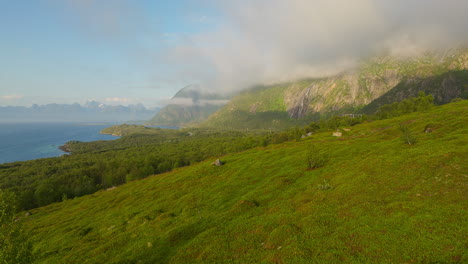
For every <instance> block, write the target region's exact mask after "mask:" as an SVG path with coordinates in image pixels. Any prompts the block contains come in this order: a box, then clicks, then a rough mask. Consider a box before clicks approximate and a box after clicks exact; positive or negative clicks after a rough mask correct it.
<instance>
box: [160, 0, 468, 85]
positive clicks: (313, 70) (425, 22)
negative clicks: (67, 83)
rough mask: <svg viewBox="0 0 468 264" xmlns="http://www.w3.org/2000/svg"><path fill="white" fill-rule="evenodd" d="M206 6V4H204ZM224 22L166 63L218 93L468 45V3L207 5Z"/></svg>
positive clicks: (261, 0)
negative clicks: (364, 61) (371, 60)
mask: <svg viewBox="0 0 468 264" xmlns="http://www.w3.org/2000/svg"><path fill="white" fill-rule="evenodd" d="M205 3H206V1H205ZM208 3H209V4H211V5H214V6H216V7H217V8H218V9H219V10H220V13H222V14H223V15H224V17H225V20H222V22H223V23H222V24H220V25H219V26H218V27H217V28H216V29H215V30H213V31H211V32H203V33H200V34H196V35H187V36H186V37H185V38H183V41H181V42H179V45H177V46H175V47H172V48H171V49H169V50H166V51H164V53H165V56H164V55H163V56H161V57H160V58H166V60H164V61H160V62H161V63H164V64H165V65H171V67H175V68H178V71H176V72H175V73H174V75H176V76H178V77H179V78H185V79H187V80H197V81H199V82H200V83H201V85H202V87H209V88H210V89H211V90H218V91H219V90H221V91H222V90H224V91H226V90H227V91H232V90H238V89H242V88H246V87H247V86H250V85H252V84H256V83H272V82H280V81H287V80H293V79H298V78H304V77H319V76H326V75H331V74H336V73H338V72H340V71H343V70H346V69H349V68H351V67H353V66H354V65H355V64H356V63H357V62H358V61H359V60H360V59H362V58H364V57H368V56H372V55H375V54H382V53H386V54H393V55H403V56H411V55H415V54H418V53H420V52H421V51H426V50H438V49H446V48H452V47H455V46H457V45H460V44H466V43H467V41H468V34H466V28H468V18H467V16H466V10H468V1H457V0H453V1H452V0H449V1H441V0H394V1H388V0H353V1H349V0H314V1H310V0H288V1H285V0H257V1H252V0H237V1H228V0H225V1H219V0H218V1H208Z"/></svg>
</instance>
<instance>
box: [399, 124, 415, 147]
mask: <svg viewBox="0 0 468 264" xmlns="http://www.w3.org/2000/svg"><path fill="white" fill-rule="evenodd" d="M400 131H401V133H402V135H401V139H402V140H403V142H405V143H406V144H408V145H413V144H416V137H415V136H414V135H413V133H412V132H411V130H410V129H409V127H408V126H406V125H403V124H400Z"/></svg>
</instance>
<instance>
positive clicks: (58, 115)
mask: <svg viewBox="0 0 468 264" xmlns="http://www.w3.org/2000/svg"><path fill="white" fill-rule="evenodd" d="M158 111H159V108H155V109H148V108H146V107H145V106H143V105H142V104H136V105H128V106H123V105H106V104H102V103H99V102H96V101H89V102H87V103H85V104H84V105H80V104H78V103H74V104H55V103H54V104H46V105H37V104H34V105H32V106H31V107H24V106H0V122H126V121H139V120H148V119H150V118H151V117H152V116H154V115H155V114H156V113H157V112H158Z"/></svg>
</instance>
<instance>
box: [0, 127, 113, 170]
mask: <svg viewBox="0 0 468 264" xmlns="http://www.w3.org/2000/svg"><path fill="white" fill-rule="evenodd" d="M109 126H111V125H101V124H99V125H97V124H77V123H48V124H45V123H28V124H23V123H21V124H12V123H6V124H0V163H5V162H13V161H21V160H31V159H39V158H47V157H57V156H60V155H62V154H64V153H65V152H63V151H61V150H60V149H59V148H58V147H59V146H61V145H63V144H65V143H66V142H68V141H70V140H79V141H95V140H113V139H117V137H114V136H111V135H102V134H99V131H101V130H102V129H103V128H106V127H109Z"/></svg>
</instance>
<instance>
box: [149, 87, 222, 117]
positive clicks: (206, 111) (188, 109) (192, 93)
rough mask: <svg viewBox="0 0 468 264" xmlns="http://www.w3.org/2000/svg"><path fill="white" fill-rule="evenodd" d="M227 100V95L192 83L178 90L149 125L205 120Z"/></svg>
mask: <svg viewBox="0 0 468 264" xmlns="http://www.w3.org/2000/svg"><path fill="white" fill-rule="evenodd" d="M226 102H227V97H226V96H222V95H218V94H214V93H208V92H204V91H202V90H200V88H199V87H197V86H194V85H190V86H187V87H184V88H183V89H181V90H180V91H178V92H177V93H176V94H175V95H174V97H173V98H172V99H171V101H170V102H169V104H168V105H166V106H165V107H163V108H162V109H161V110H160V111H159V112H158V113H157V114H156V115H155V116H154V117H153V118H152V119H151V120H150V121H148V122H147V124H148V125H164V126H181V125H186V124H189V123H198V122H200V121H203V120H205V119H206V118H207V117H208V116H209V115H211V114H212V113H214V112H215V111H216V110H218V109H219V108H220V107H222V106H223V105H224V104H225V103H226Z"/></svg>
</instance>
